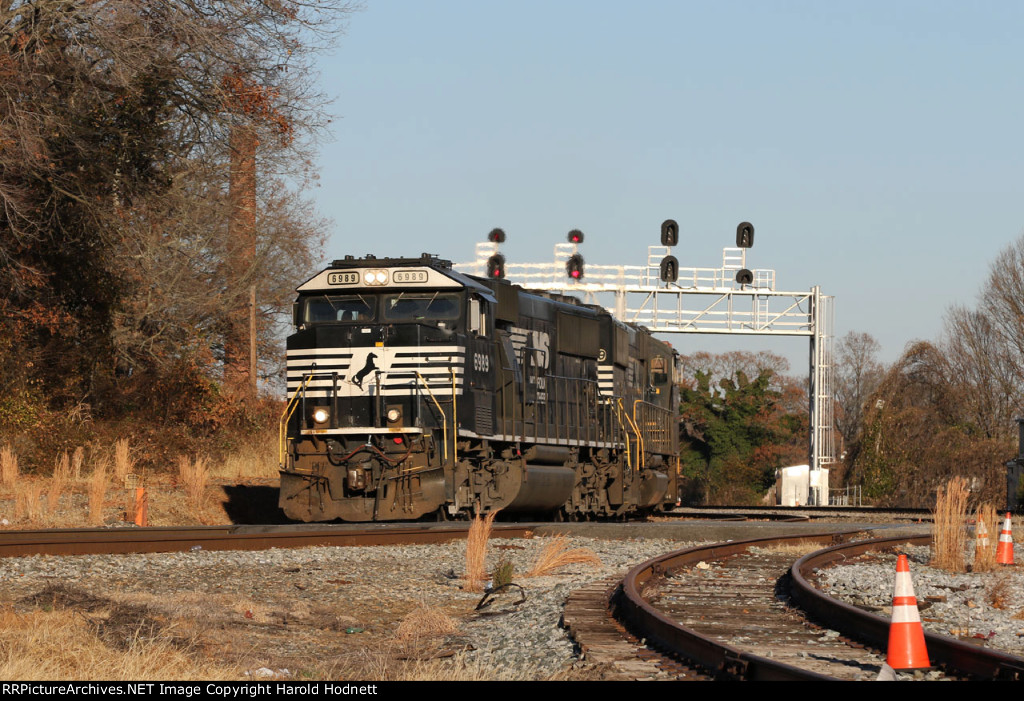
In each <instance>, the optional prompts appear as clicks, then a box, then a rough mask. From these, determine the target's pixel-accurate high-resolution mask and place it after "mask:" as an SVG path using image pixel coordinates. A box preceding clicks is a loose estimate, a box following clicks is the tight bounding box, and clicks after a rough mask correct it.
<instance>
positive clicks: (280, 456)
mask: <svg viewBox="0 0 1024 701" xmlns="http://www.w3.org/2000/svg"><path fill="white" fill-rule="evenodd" d="M314 367H315V365H314ZM315 375H316V373H313V372H311V373H309V374H308V375H306V378H305V379H304V380H303V381H302V384H300V385H299V388H298V389H297V390H295V394H293V395H292V398H291V399H289V400H288V403H287V404H285V407H284V411H282V412H281V421H280V422H278V425H277V462H278V466H279V467H281V469H284V455H285V452H287V451H285V447H284V446H285V442H286V440H285V435H284V434H285V429H286V427H287V425H288V421H289V420H290V419H291V418H292V414H294V413H295V407H297V406H298V399H299V395H302V396H305V394H306V385H308V384H309V381H310V380H312V379H313V377H314V376H315Z"/></svg>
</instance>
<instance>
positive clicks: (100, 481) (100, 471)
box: [89, 460, 107, 526]
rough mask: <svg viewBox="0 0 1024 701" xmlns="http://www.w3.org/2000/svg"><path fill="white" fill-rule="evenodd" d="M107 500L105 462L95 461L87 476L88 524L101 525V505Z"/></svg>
mask: <svg viewBox="0 0 1024 701" xmlns="http://www.w3.org/2000/svg"><path fill="white" fill-rule="evenodd" d="M106 498H107V461H106V460H96V461H95V462H94V463H93V466H92V474H91V475H90V476H89V524H90V525H93V526H98V525H100V524H101V523H103V503H104V502H105V501H106Z"/></svg>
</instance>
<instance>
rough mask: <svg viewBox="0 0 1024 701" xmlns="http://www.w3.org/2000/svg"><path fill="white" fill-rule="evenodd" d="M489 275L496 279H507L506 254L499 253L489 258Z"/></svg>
mask: <svg viewBox="0 0 1024 701" xmlns="http://www.w3.org/2000/svg"><path fill="white" fill-rule="evenodd" d="M487 277H489V278H492V279H495V280H504V279H505V256H503V255H501V254H500V253H497V254H495V255H493V256H491V257H490V258H488V259H487Z"/></svg>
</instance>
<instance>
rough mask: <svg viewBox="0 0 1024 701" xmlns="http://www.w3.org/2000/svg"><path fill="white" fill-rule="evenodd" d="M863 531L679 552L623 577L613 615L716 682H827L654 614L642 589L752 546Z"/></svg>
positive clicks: (836, 537) (755, 540) (835, 538)
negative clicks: (673, 573) (677, 571)
mask: <svg viewBox="0 0 1024 701" xmlns="http://www.w3.org/2000/svg"><path fill="white" fill-rule="evenodd" d="M859 532H863V531H858V530H851V531H842V532H835V533H816V534H808V535H800V536H787V537H783V538H777V537H768V538H753V539H749V540H741V541H734V542H730V543H715V544H712V545H703V546H698V547H694V548H687V549H685V550H677V551H675V552H671V553H667V554H665V555H661V556H659V557H656V558H653V559H651V560H648V561H647V562H644V563H642V564H640V565H637V566H636V567H634V568H633V569H632V570H630V571H629V573H628V574H627V575H626V577H625V579H623V581H622V584H621V585H620V587H619V589H618V591H617V592H616V596H615V597H614V600H613V606H614V608H615V613H616V615H617V616H618V617H620V618H621V619H622V620H623V621H624V623H625V624H626V626H627V628H629V629H630V631H631V632H632V633H633V634H634V635H636V636H637V637H642V638H645V639H646V640H647V641H648V642H654V643H655V644H656V646H657V647H660V648H662V649H663V650H664V651H665V652H666V653H667V654H669V655H671V656H673V657H679V658H682V659H686V660H690V661H693V662H696V663H697V664H699V665H700V666H701V667H703V668H705V669H707V670H708V671H709V672H710V673H711V674H713V675H714V676H716V677H719V678H724V679H742V680H749V681H802V680H810V681H827V680H831V679H832V678H831V677H828V676H825V675H822V674H818V673H815V672H808V671H807V670H803V669H799V668H797V667H793V666H791V665H788V664H784V663H781V662H778V661H776V660H771V659H769V658H766V657H761V656H760V655H754V654H751V653H748V652H744V651H742V650H740V649H738V648H736V647H733V646H731V645H727V644H724V643H720V642H716V641H714V640H711V639H709V638H708V637H706V636H704V635H701V634H700V633H698V632H697V631H695V630H693V629H691V628H688V627H686V626H683V625H681V624H680V623H678V622H676V621H674V620H672V619H670V618H669V617H668V616H666V615H664V614H663V613H661V612H660V611H658V610H657V609H656V608H655V607H654V606H652V605H651V604H650V603H648V602H647V601H646V600H645V599H644V597H643V589H644V586H645V585H646V584H647V583H648V582H650V581H651V580H653V579H656V578H658V577H661V576H662V575H664V574H665V573H667V572H669V571H670V570H673V569H676V568H679V567H683V566H685V565H688V564H692V563H696V562H700V561H701V560H708V559H712V560H714V559H719V558H723V557H726V556H729V555H734V554H736V553H740V552H744V551H746V550H747V549H748V548H750V547H752V546H758V545H761V546H769V545H778V544H785V543H799V542H804V543H806V542H812V543H835V542H837V541H838V540H840V539H842V538H845V537H850V536H852V535H853V534H855V533H859Z"/></svg>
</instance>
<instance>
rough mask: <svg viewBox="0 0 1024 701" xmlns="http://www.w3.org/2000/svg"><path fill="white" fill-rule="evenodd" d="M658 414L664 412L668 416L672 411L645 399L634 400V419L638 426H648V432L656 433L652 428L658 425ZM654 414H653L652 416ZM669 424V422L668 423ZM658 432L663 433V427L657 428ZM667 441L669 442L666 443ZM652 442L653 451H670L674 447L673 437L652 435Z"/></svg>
mask: <svg viewBox="0 0 1024 701" xmlns="http://www.w3.org/2000/svg"><path fill="white" fill-rule="evenodd" d="M657 414H662V415H664V416H666V417H670V416H671V414H672V412H670V411H669V410H668V409H665V408H664V407H660V406H658V405H657V404H652V403H651V402H648V401H645V400H643V399H637V400H636V401H634V402H633V420H634V421H636V422H637V425H638V426H647V427H648V428H647V429H646V430H647V432H648V434H654V433H655V431H654V430H652V429H651V428H650V426H651V425H652V424H653V425H654V426H656V427H658V421H657ZM652 415H653V416H652ZM666 425H667V424H666ZM657 433H658V434H660V433H663V429H661V428H660V427H659V428H658V429H657ZM666 441H667V442H668V443H669V444H668V445H665V443H666ZM650 442H651V443H652V444H654V445H652V446H651V450H652V451H660V452H665V453H667V452H669V451H671V449H672V445H671V439H669V438H665V437H659V436H658V435H650Z"/></svg>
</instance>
